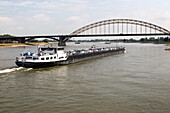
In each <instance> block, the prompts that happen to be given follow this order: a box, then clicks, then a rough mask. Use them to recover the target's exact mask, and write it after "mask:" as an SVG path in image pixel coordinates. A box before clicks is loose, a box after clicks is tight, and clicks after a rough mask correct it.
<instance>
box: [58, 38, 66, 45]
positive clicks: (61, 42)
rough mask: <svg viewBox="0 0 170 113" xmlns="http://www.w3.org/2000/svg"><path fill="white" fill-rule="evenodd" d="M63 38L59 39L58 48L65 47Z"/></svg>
mask: <svg viewBox="0 0 170 113" xmlns="http://www.w3.org/2000/svg"><path fill="white" fill-rule="evenodd" d="M64 39H65V37H59V42H58V46H66V42H65V41H64Z"/></svg>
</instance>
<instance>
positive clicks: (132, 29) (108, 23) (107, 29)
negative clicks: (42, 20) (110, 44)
mask: <svg viewBox="0 0 170 113" xmlns="http://www.w3.org/2000/svg"><path fill="white" fill-rule="evenodd" d="M104 34H106V35H109V34H110V35H111V34H113V35H114V34H117V35H118V34H127V35H128V34H129V36H130V34H136V35H149V34H153V35H161V34H165V35H166V34H167V35H169V34H170V31H169V30H167V29H165V28H163V27H160V26H158V25H155V24H152V23H148V22H144V21H140V20H134V19H110V20H104V21H99V22H95V23H92V24H89V25H86V26H84V27H81V28H79V29H77V30H76V31H74V32H72V33H71V34H70V35H73V36H74V35H104Z"/></svg>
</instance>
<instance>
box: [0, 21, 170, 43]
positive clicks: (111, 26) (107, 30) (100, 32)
mask: <svg viewBox="0 0 170 113" xmlns="http://www.w3.org/2000/svg"><path fill="white" fill-rule="evenodd" d="M160 35H164V36H170V31H169V30H167V29H165V28H163V27H160V26H158V25H155V24H152V23H148V22H144V21H140V20H134V19H110V20H104V21H99V22H95V23H92V24H89V25H86V26H84V27H81V28H79V29H77V30H75V31H74V32H72V33H71V34H69V35H48V36H14V37H13V36H12V37H0V40H8V39H12V40H13V39H14V40H18V41H19V42H20V43H25V41H26V40H30V39H34V38H51V39H54V40H56V41H58V45H61V46H65V45H66V41H67V40H69V39H70V38H72V37H99V36H102V37H104V36H160Z"/></svg>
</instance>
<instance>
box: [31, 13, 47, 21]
mask: <svg viewBox="0 0 170 113" xmlns="http://www.w3.org/2000/svg"><path fill="white" fill-rule="evenodd" d="M33 19H34V20H37V21H49V20H50V17H48V16H47V15H45V14H37V15H34V16H33Z"/></svg>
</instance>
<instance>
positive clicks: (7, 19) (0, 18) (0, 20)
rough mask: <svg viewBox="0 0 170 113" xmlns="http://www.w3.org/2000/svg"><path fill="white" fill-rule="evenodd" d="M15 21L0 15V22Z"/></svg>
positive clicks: (10, 22)
mask: <svg viewBox="0 0 170 113" xmlns="http://www.w3.org/2000/svg"><path fill="white" fill-rule="evenodd" d="M14 23H15V21H14V20H13V19H12V18H9V17H5V16H0V24H14Z"/></svg>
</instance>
